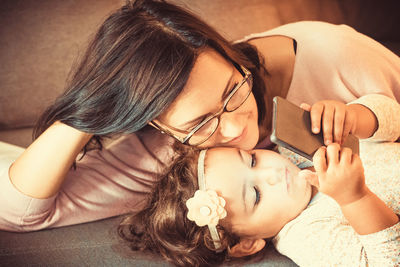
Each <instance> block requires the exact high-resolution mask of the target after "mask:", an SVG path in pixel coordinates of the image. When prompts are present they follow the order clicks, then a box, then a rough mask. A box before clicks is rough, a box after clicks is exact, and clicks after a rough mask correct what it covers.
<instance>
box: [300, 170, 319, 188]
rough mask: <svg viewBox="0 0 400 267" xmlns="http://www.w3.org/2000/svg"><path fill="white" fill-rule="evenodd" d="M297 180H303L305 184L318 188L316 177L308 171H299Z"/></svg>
mask: <svg viewBox="0 0 400 267" xmlns="http://www.w3.org/2000/svg"><path fill="white" fill-rule="evenodd" d="M299 178H303V179H305V180H306V181H307V182H309V183H310V184H312V185H313V186H316V187H317V188H319V180H318V175H317V174H316V173H315V172H312V171H310V170H301V171H300V172H299Z"/></svg>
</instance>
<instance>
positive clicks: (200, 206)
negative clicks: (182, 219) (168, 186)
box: [186, 149, 226, 250]
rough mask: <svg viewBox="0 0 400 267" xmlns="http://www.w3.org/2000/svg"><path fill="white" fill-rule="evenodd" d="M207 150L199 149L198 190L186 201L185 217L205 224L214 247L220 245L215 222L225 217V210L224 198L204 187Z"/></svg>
mask: <svg viewBox="0 0 400 267" xmlns="http://www.w3.org/2000/svg"><path fill="white" fill-rule="evenodd" d="M206 152H207V150H206V149H204V150H201V151H200V154H199V159H198V162H197V179H198V182H199V190H197V191H196V192H195V193H194V196H193V197H192V198H190V199H188V200H187V201H186V207H187V208H188V210H189V212H188V214H187V218H188V219H189V220H191V221H194V222H195V223H196V224H197V225H198V226H204V225H207V226H208V229H209V230H210V233H211V238H212V240H213V242H214V247H215V249H217V250H218V249H219V248H220V247H221V240H220V238H219V234H218V231H217V227H216V226H217V224H218V221H219V220H220V219H223V218H225V216H226V210H225V209H224V207H225V200H224V199H223V198H222V197H219V196H218V195H217V193H216V192H215V191H214V190H211V189H208V190H207V189H206V181H205V179H204V158H205V155H206Z"/></svg>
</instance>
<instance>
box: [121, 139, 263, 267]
mask: <svg viewBox="0 0 400 267" xmlns="http://www.w3.org/2000/svg"><path fill="white" fill-rule="evenodd" d="M174 150H175V151H176V154H175V158H174V160H173V162H172V163H171V165H170V167H169V168H167V169H166V170H165V172H164V173H163V174H161V175H160V177H159V178H160V179H159V180H158V182H157V183H156V184H155V185H154V187H153V190H152V192H151V193H150V196H149V199H148V201H147V203H146V205H145V208H144V209H143V210H141V211H140V212H138V213H134V214H131V215H127V216H126V217H125V218H124V219H123V221H122V222H121V224H120V225H119V227H118V233H119V235H120V237H121V238H122V239H123V240H124V241H125V242H126V243H127V245H128V246H129V247H130V248H131V249H132V250H135V251H144V252H146V251H148V252H151V253H154V254H157V255H161V256H162V257H163V258H164V259H166V260H167V261H169V262H171V263H173V264H175V265H176V266H185V267H186V266H217V265H220V264H222V263H226V262H232V263H233V262H235V263H237V262H248V261H249V260H253V261H257V260H261V259H263V258H264V256H265V252H266V251H267V248H268V246H265V247H264V249H262V250H261V251H259V252H257V253H255V254H253V255H250V256H246V257H242V258H233V257H231V256H230V255H229V248H230V247H232V246H234V245H235V244H237V243H238V242H239V241H240V237H239V236H238V235H237V234H235V233H234V232H232V227H231V225H230V224H229V222H227V221H225V220H222V221H220V224H219V225H217V230H218V233H219V236H220V239H221V248H220V250H219V252H217V251H216V249H215V247H214V243H213V240H212V238H211V234H210V231H209V230H208V227H207V226H203V227H199V226H197V225H196V224H195V223H194V222H192V221H190V220H189V219H188V218H187V217H186V216H187V212H188V209H187V207H186V201H187V200H188V199H189V198H191V197H193V195H194V193H195V192H196V190H198V189H199V187H198V181H197V160H198V156H199V150H197V149H195V148H192V147H188V146H184V145H182V144H180V143H177V142H176V143H175V145H174ZM266 241H267V242H268V241H269V239H266Z"/></svg>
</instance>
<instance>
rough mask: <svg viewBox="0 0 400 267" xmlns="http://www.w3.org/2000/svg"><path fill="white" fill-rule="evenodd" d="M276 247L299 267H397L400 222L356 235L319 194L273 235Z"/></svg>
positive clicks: (399, 258) (329, 202)
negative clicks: (369, 232) (372, 231)
mask: <svg viewBox="0 0 400 267" xmlns="http://www.w3.org/2000/svg"><path fill="white" fill-rule="evenodd" d="M273 242H274V245H275V246H276V248H277V250H278V251H279V252H280V253H282V254H283V255H286V256H287V257H289V258H291V259H292V260H293V261H294V262H295V263H296V264H298V265H299V266H370V267H371V266H372V267H380V266H388V267H391V266H393V267H394V266H399V265H400V257H399V256H400V254H399V251H400V222H399V223H397V224H395V225H393V226H392V227H390V228H386V229H384V230H382V231H380V232H377V233H373V234H369V235H358V234H357V233H356V232H355V231H354V229H353V228H352V227H351V226H350V225H349V223H348V222H347V220H346V219H345V218H344V217H343V216H342V215H341V212H340V208H339V207H338V206H337V204H336V202H334V200H333V199H330V198H329V197H327V196H326V195H323V194H322V197H320V198H319V199H317V200H316V201H315V202H313V203H312V204H311V207H310V206H309V207H308V208H307V209H306V210H305V211H303V213H302V214H300V215H299V216H298V217H297V218H296V219H294V220H293V221H291V222H290V223H288V224H287V225H285V227H284V228H283V229H282V230H281V232H280V233H279V234H278V235H277V236H276V237H275V238H274V240H273Z"/></svg>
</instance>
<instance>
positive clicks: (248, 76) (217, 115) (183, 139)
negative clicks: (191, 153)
mask: <svg viewBox="0 0 400 267" xmlns="http://www.w3.org/2000/svg"><path fill="white" fill-rule="evenodd" d="M239 67H240V68H241V70H242V71H243V73H244V76H243V80H242V81H241V82H240V83H238V84H237V85H236V86H235V88H234V89H233V90H232V91H231V92H230V93H229V95H228V96H227V97H226V99H225V100H224V104H223V106H222V108H221V109H220V111H218V112H217V113H215V114H213V115H210V116H208V117H207V118H205V119H204V120H202V121H201V122H200V123H199V124H197V125H196V126H195V127H194V128H193V129H192V130H191V131H190V132H189V133H188V134H187V135H186V136H185V137H180V136H177V135H175V134H174V133H172V132H171V131H169V130H167V129H165V127H162V126H160V125H159V124H158V123H156V122H155V121H154V120H152V121H150V122H149V124H150V125H151V126H153V127H154V128H156V129H157V130H159V131H160V132H161V133H165V134H168V135H169V136H171V137H173V138H175V139H176V140H178V141H179V142H181V143H182V144H186V143H187V142H188V140H189V139H190V138H191V137H192V136H193V135H194V134H195V133H196V132H197V131H198V130H199V129H200V128H201V127H203V126H204V125H205V124H206V123H208V122H209V121H210V120H213V119H215V118H217V119H218V123H217V125H216V127H215V129H214V130H213V131H212V132H211V134H210V135H209V136H208V137H207V138H206V139H204V140H203V141H201V142H199V143H197V144H193V145H192V146H198V145H201V144H203V143H205V142H206V141H207V140H208V139H210V137H211V136H212V135H213V134H214V133H215V132H216V131H217V129H218V126H219V123H220V117H221V115H222V114H223V113H224V112H234V111H235V110H237V109H238V108H240V107H241V106H242V105H243V104H244V102H246V100H247V98H248V97H249V95H250V94H251V92H252V89H253V86H251V87H250V88H249V91H248V92H247V95H246V97H245V98H244V99H243V101H242V102H241V103H240V104H239V105H238V106H237V107H236V108H235V109H233V110H227V109H226V106H227V105H228V103H229V101H230V100H231V98H232V97H233V96H234V95H235V93H236V92H237V91H238V90H239V88H240V87H242V86H243V85H244V84H245V83H246V82H248V80H249V79H253V77H252V74H251V72H250V71H249V70H248V69H247V68H245V67H244V66H242V65H239ZM242 75H243V74H242ZM168 127H169V128H172V129H173V130H174V131H177V132H182V133H183V131H184V130H180V129H176V128H174V127H172V126H168Z"/></svg>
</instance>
